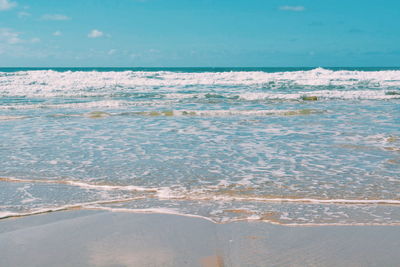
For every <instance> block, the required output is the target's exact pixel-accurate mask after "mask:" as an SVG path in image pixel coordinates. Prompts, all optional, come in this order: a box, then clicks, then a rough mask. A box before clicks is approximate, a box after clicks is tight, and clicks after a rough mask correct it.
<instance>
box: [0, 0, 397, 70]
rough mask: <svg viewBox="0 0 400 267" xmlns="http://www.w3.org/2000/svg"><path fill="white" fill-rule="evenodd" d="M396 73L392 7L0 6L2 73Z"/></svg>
mask: <svg viewBox="0 0 400 267" xmlns="http://www.w3.org/2000/svg"><path fill="white" fill-rule="evenodd" d="M288 66H292V67H304V66H310V67H318V66H321V67H323V66H326V67H329V66H331V67H335V66H336V67H340V66H348V67H357V66H358V67H363V66H389V67H390V66H400V1H399V0H384V1H377V0H351V1H350V0H229V1H228V0H0V67H288Z"/></svg>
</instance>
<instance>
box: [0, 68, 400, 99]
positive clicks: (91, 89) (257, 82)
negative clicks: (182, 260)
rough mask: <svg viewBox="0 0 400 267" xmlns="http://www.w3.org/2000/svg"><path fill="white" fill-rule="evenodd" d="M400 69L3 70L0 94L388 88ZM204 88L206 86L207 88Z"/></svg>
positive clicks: (396, 85) (399, 81)
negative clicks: (280, 70) (196, 89)
mask: <svg viewBox="0 0 400 267" xmlns="http://www.w3.org/2000/svg"><path fill="white" fill-rule="evenodd" d="M399 77H400V71H399V70H385V71H348V70H341V71H332V70H327V69H322V68H317V69H314V70H309V71H290V72H275V73H267V72H261V71H240V72H238V71H236V72H235V71H232V72H203V73H188V72H186V73H185V72H171V71H157V72H145V71H122V72H113V71H110V72H96V71H87V72H86V71H67V72H57V71H52V70H42V71H19V72H13V73H4V72H3V73H0V96H7V97H10V96H15V97H16V96H19V97H59V96H64V97H65V96H70V97H72V96H74V97H87V96H111V95H115V94H116V93H117V95H118V94H122V95H123V94H124V93H131V92H137V93H140V92H143V93H145V92H154V90H160V88H161V89H166V90H167V91H169V92H179V91H181V90H183V89H185V90H186V89H188V88H190V87H191V86H197V87H205V89H207V88H210V87H211V88H218V87H226V86H252V87H256V88H264V89H280V88H287V89H291V88H308V87H310V88H322V87H328V88H329V89H331V90H337V89H357V90H359V89H360V90H362V89H387V90H396V89H397V88H399V87H400V78H399ZM203 89H204V88H203Z"/></svg>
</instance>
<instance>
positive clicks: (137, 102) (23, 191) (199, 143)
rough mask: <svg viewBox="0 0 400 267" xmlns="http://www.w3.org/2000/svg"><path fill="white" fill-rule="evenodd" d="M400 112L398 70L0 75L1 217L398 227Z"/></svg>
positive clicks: (21, 72)
mask: <svg viewBox="0 0 400 267" xmlns="http://www.w3.org/2000/svg"><path fill="white" fill-rule="evenodd" d="M0 71H1V70H0ZM399 104H400V70H396V69H392V70H390V69H382V70H379V69H374V70H328V69H322V68H318V69H311V70H293V69H286V70H285V69H251V70H249V69H247V70H246V69H230V70H229V69H160V70H151V69H144V70H135V69H134V70H120V69H106V70H105V69H98V70H89V69H80V70H77V69H72V70H67V69H58V70H10V69H8V70H3V72H0V133H1V135H0V158H1V161H0V177H2V178H1V179H0V216H1V217H7V216H18V215H28V214H33V213H37V212H42V211H46V210H59V209H65V208H93V209H111V210H123V211H149V212H169V213H171V212H172V213H180V214H188V215H199V216H203V217H206V218H209V219H211V220H214V221H216V222H228V221H232V220H241V219H252V220H265V221H270V222H275V223H282V224H399V223H400V183H399V181H400V127H399V126H400V116H399V114H400V113H399V112H400V108H399V107H400V105H399Z"/></svg>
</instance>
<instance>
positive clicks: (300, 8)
mask: <svg viewBox="0 0 400 267" xmlns="http://www.w3.org/2000/svg"><path fill="white" fill-rule="evenodd" d="M279 9H280V10H285V11H296V12H300V11H304V10H306V8H305V7H304V6H280V7H279Z"/></svg>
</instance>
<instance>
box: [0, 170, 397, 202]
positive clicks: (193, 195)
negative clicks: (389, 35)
mask: <svg viewBox="0 0 400 267" xmlns="http://www.w3.org/2000/svg"><path fill="white" fill-rule="evenodd" d="M0 181H2V182H11V183H33V184H34V183H46V184H61V185H69V186H76V187H79V188H83V189H94V190H100V191H114V190H119V191H133V192H145V193H146V192H147V193H150V194H151V195H152V197H154V196H157V197H158V198H159V199H161V200H162V199H175V200H196V201H198V200H202V201H204V200H213V201H228V202H230V201H257V202H273V203H282V202H287V203H305V204H338V205H362V204H364V205H400V199H361V198H359V199H342V198H340V199H334V198H332V199H318V198H307V197H305V198H301V197H281V196H269V197H263V196H257V195H248V196H246V195H241V194H237V195H234V194H232V193H229V194H224V193H221V192H217V191H213V190H212V189H213V187H210V188H208V189H207V188H204V190H206V189H207V190H208V191H207V190H206V191H207V192H205V191H204V190H203V191H202V192H199V191H196V190H183V191H182V190H178V191H175V190H173V189H171V188H169V187H142V186H134V185H109V184H96V183H90V182H81V181H74V180H40V179H19V178H8V177H0ZM238 193H240V191H238ZM109 201H112V202H115V201H118V200H109ZM120 201H125V200H123V199H121V200H120ZM98 202H99V201H98ZM98 202H96V203H98ZM100 202H101V201H100ZM107 202H108V200H107Z"/></svg>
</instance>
